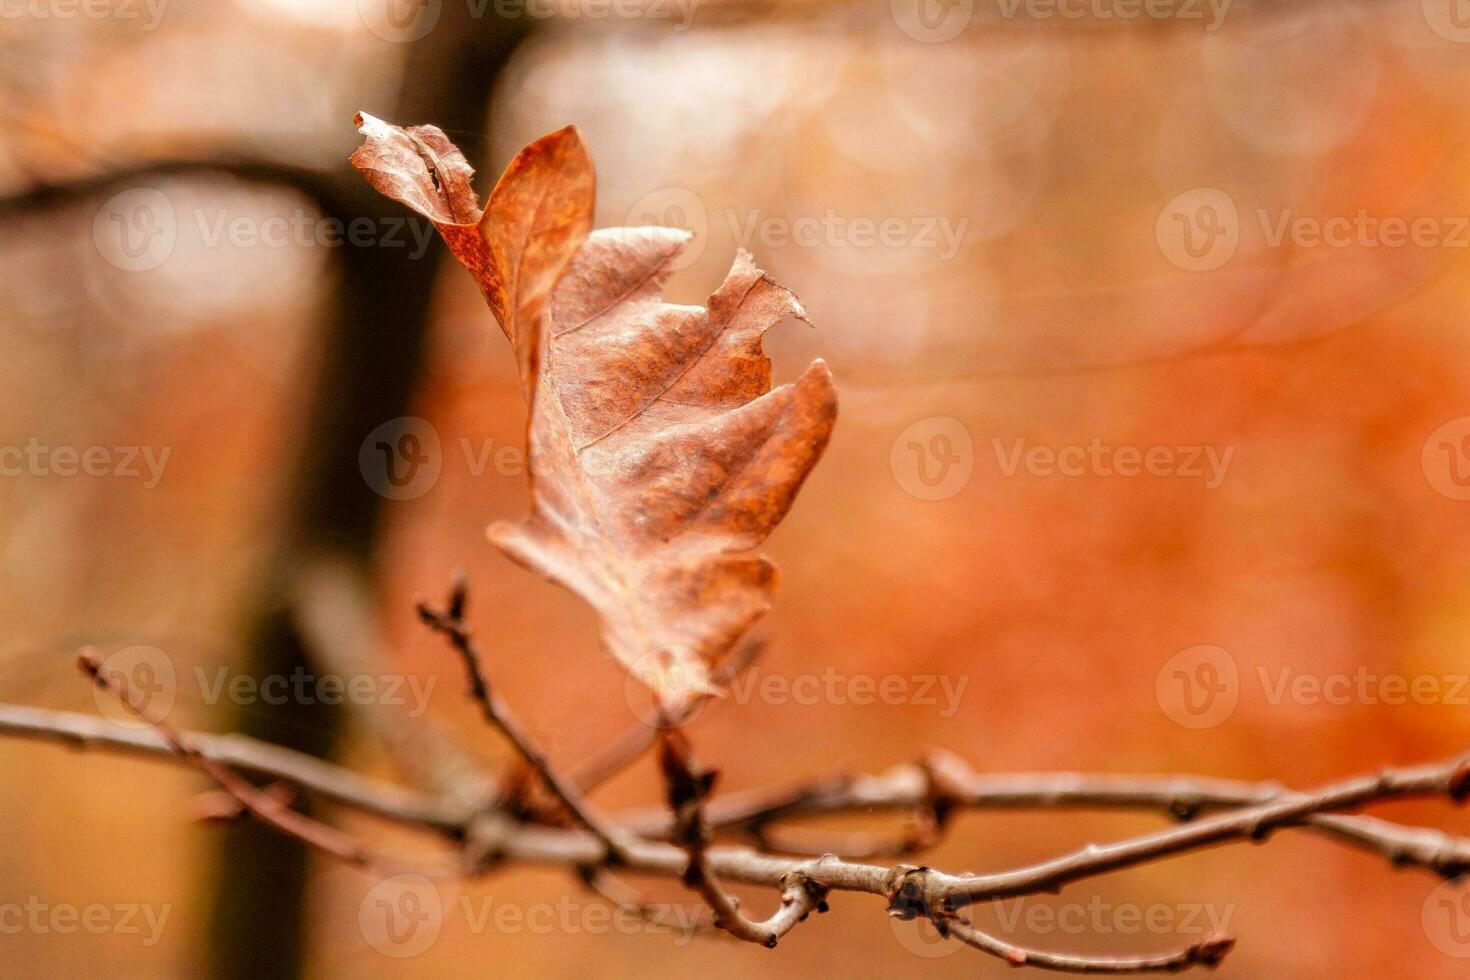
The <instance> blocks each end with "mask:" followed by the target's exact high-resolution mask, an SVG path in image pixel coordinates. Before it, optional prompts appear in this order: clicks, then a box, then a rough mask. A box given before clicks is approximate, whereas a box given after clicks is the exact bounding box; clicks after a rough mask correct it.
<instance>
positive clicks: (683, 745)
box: [659, 729, 827, 949]
mask: <svg viewBox="0 0 1470 980" xmlns="http://www.w3.org/2000/svg"><path fill="white" fill-rule="evenodd" d="M659 749H660V751H659V762H660V765H661V767H662V768H663V772H664V779H665V782H666V784H667V786H668V797H669V809H671V810H672V811H673V812H674V826H675V828H676V829H675V835H674V836H675V840H676V841H677V842H678V843H680V844H682V845H683V847H684V848H685V850H686V852H687V853H688V855H689V860H688V862H687V864H686V865H685V868H684V874H683V876H682V877H683V881H684V884H685V885H687V886H689V887H690V888H692V889H694V890H695V891H696V892H698V893H699V894H700V896H701V897H702V898H703V899H704V900H705V902H706V904H708V905H709V907H710V910H711V911H712V912H714V915H715V925H717V926H719V927H720V928H721V929H724V930H725V931H726V932H728V933H729V934H730V935H732V936H734V937H735V938H736V939H740V940H743V941H744V942H748V943H759V944H760V945H762V946H765V947H766V948H767V949H775V948H776V943H777V942H778V941H780V939H781V937H782V936H784V935H786V933H788V932H790V931H791V930H792V929H794V928H795V927H796V926H797V924H798V923H800V922H804V921H806V917H807V916H808V915H810V914H811V913H812V912H813V911H817V912H825V911H827V889H826V887H825V886H824V885H822V884H820V883H818V882H817V881H815V880H813V879H812V877H811V876H810V874H809V873H808V872H807V870H806V869H805V868H797V869H793V870H792V871H791V872H790V873H789V874H787V875H785V876H783V878H782V891H781V905H780V906H779V907H778V908H777V909H776V911H775V912H774V913H773V914H772V915H771V917H770V918H769V919H766V920H764V921H761V922H757V921H755V920H752V919H747V918H746V917H745V916H744V915H743V914H742V913H741V911H740V901H739V899H737V898H735V897H734V896H733V895H730V894H729V893H728V892H726V891H725V890H724V888H722V887H721V886H720V881H719V878H718V877H717V876H716V874H715V872H714V870H713V869H712V868H711V867H710V863H709V859H708V844H709V834H708V830H707V828H706V827H705V825H704V816H703V808H704V800H705V797H707V796H708V795H709V792H710V789H711V788H712V787H713V786H714V781H715V777H716V773H715V772H714V771H713V770H709V769H701V768H700V767H698V766H697V765H695V763H694V761H693V759H692V758H691V756H690V754H689V745H688V742H687V741H686V740H685V738H684V735H683V733H681V732H679V731H678V730H677V729H671V730H669V731H665V732H663V733H662V735H661V737H660V740H659Z"/></svg>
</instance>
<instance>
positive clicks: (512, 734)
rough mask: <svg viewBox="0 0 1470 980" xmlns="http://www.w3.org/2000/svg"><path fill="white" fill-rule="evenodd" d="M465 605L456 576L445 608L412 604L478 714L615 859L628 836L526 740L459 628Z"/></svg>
mask: <svg viewBox="0 0 1470 980" xmlns="http://www.w3.org/2000/svg"><path fill="white" fill-rule="evenodd" d="M467 602H468V589H467V585H466V582H465V579H464V576H463V575H460V574H456V575H455V578H454V582H453V583H452V585H451V586H450V590H449V599H448V603H447V604H446V606H445V608H444V609H443V610H442V611H440V610H436V609H433V608H432V607H430V606H429V604H428V603H427V602H423V601H420V602H418V603H417V604H416V605H417V609H418V614H419V619H421V620H422V621H423V622H424V624H425V625H427V626H428V627H429V628H430V629H432V630H434V631H435V632H436V633H440V634H442V635H443V636H444V637H446V638H447V639H448V640H449V642H450V645H451V646H453V647H454V649H455V651H456V652H457V653H458V654H459V656H460V659H461V660H462V661H463V662H464V667H465V673H466V675H467V677H468V679H469V685H470V697H471V699H472V700H474V702H475V703H476V704H477V705H479V706H480V714H481V715H483V716H484V718H485V720H486V721H487V722H488V723H489V724H490V725H491V726H492V727H494V728H495V729H497V730H498V731H499V732H500V733H501V734H502V735H504V736H505V737H506V738H507V739H509V740H510V742H511V744H512V745H514V746H515V749H516V751H517V752H518V753H520V755H521V757H522V758H523V759H525V761H526V763H527V764H528V765H530V767H531V768H532V769H534V770H535V771H536V773H537V775H538V776H540V777H541V781H542V782H543V783H544V784H545V785H546V788H547V789H549V790H550V791H551V793H552V794H553V795H554V796H555V797H556V798H557V800H558V801H560V802H561V804H562V806H564V807H565V808H566V810H567V812H568V813H569V814H570V815H571V816H572V818H573V819H575V820H576V821H577V822H578V823H580V824H581V825H582V826H583V827H586V828H587V830H589V831H590V832H591V833H592V835H593V836H594V837H596V838H597V839H598V840H599V841H601V842H602V844H603V847H604V849H605V851H606V860H611V861H620V860H621V859H622V857H623V855H624V854H625V852H626V850H627V847H628V843H629V840H628V834H627V832H626V831H625V830H623V829H622V828H621V827H618V826H616V825H614V824H612V823H610V822H608V820H607V819H606V818H605V817H603V816H602V815H601V814H600V813H598V812H597V810H596V809H594V808H593V806H592V804H591V803H589V802H588V801H587V799H586V797H584V796H583V795H582V791H581V790H579V789H578V788H577V787H576V785H575V784H573V783H572V782H571V781H570V780H568V779H565V778H563V777H562V775H561V774H560V773H558V772H557V771H556V769H555V768H554V767H553V766H552V765H551V761H550V760H549V759H548V758H547V757H546V753H545V752H543V751H542V750H541V748H540V747H539V746H538V745H536V743H535V742H534V741H532V739H531V736H530V734H529V733H528V732H527V731H526V728H525V726H524V725H522V724H521V722H520V720H519V719H518V718H517V717H516V716H515V714H514V713H513V712H512V711H511V709H510V706H509V705H507V704H506V703H505V701H504V700H503V699H502V698H501V697H500V696H499V695H498V694H497V693H496V692H495V689H494V688H493V687H492V686H491V684H490V679H489V677H488V676H487V675H486V673H485V668H484V662H483V661H482V659H481V657H480V651H479V648H478V647H477V646H476V645H475V641H474V638H473V637H472V636H471V635H470V631H469V629H468V627H466V625H465V621H464V613H465V606H466V604H467Z"/></svg>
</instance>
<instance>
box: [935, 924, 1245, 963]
mask: <svg viewBox="0 0 1470 980" xmlns="http://www.w3.org/2000/svg"><path fill="white" fill-rule="evenodd" d="M934 927H935V928H936V929H938V930H939V933H940V935H943V936H948V937H951V938H953V939H958V940H959V941H960V942H962V943H964V944H965V945H966V946H970V947H973V948H974V949H978V950H980V952H982V953H989V954H990V955H991V956H997V957H999V958H1001V959H1003V960H1005V961H1006V962H1007V963H1009V964H1011V965H1012V966H1036V967H1040V968H1042V969H1044V970H1055V971H1057V972H1059V973H1178V972H1179V971H1180V970H1187V969H1189V968H1190V967H1192V966H1208V967H1213V966H1217V965H1219V963H1220V961H1221V960H1223V959H1224V958H1225V956H1226V954H1228V953H1229V952H1230V950H1231V949H1233V948H1234V947H1235V940H1234V939H1231V938H1230V937H1229V936H1211V937H1210V938H1208V939H1205V940H1202V941H1200V942H1197V943H1193V944H1191V945H1189V946H1187V947H1185V948H1184V949H1181V950H1176V951H1175V952H1172V953H1163V954H1160V955H1156V956H1076V955H1072V954H1069V953H1048V952H1044V951H1042V950H1039V949H1028V948H1026V947H1024V946H1017V945H1015V944H1014V943H1008V942H1006V941H1005V940H1003V939H999V938H997V937H995V936H992V935H990V934H989V933H988V932H984V931H982V930H980V929H977V928H975V926H974V925H973V924H972V923H969V922H966V921H965V920H964V919H961V918H960V917H959V916H936V917H935V918H934Z"/></svg>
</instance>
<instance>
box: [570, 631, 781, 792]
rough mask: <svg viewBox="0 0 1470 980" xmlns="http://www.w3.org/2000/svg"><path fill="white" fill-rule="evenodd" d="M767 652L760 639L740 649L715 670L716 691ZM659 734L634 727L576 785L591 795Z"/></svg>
mask: <svg viewBox="0 0 1470 980" xmlns="http://www.w3.org/2000/svg"><path fill="white" fill-rule="evenodd" d="M765 649H766V643H765V640H763V639H760V638H759V637H752V638H750V639H748V640H746V641H745V642H744V643H742V644H740V645H739V646H737V647H736V648H735V650H734V652H733V653H731V654H730V655H729V656H728V657H727V658H725V661H724V662H723V663H722V664H720V665H719V667H717V668H715V670H714V671H713V672H712V673H711V674H710V681H711V682H712V683H713V684H714V685H715V686H716V687H723V686H724V685H726V684H729V683H730V682H731V681H733V680H734V679H735V678H736V677H739V676H740V674H741V673H742V672H743V671H744V670H745V669H746V668H747V667H749V666H750V665H751V664H753V663H755V661H756V659H757V658H758V657H760V655H761V654H762V653H764V652H765ZM658 732H659V728H658V726H657V725H651V724H645V723H643V722H637V723H635V724H633V725H630V726H629V727H628V728H627V730H626V731H624V732H623V734H621V735H619V736H618V737H617V738H615V739H613V741H612V742H610V743H609V744H608V745H607V747H606V748H604V749H603V750H602V751H600V752H598V753H597V754H596V755H594V756H592V758H590V759H586V760H584V761H583V762H582V763H581V764H579V765H578V766H577V768H576V769H574V770H573V771H572V781H573V782H575V783H576V784H577V785H578V786H580V787H581V788H582V792H584V793H590V792H591V791H592V790H594V789H596V788H597V787H598V786H601V785H602V784H603V783H605V782H607V781H608V780H609V779H611V778H612V777H613V776H615V775H617V774H618V773H620V772H622V771H623V770H624V769H626V768H627V767H628V766H630V765H632V764H633V763H634V762H635V761H637V760H638V759H639V758H640V757H641V756H642V755H643V753H644V752H647V751H648V750H649V749H650V748H651V747H652V746H653V743H654V741H655V740H656V739H657V738H658Z"/></svg>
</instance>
